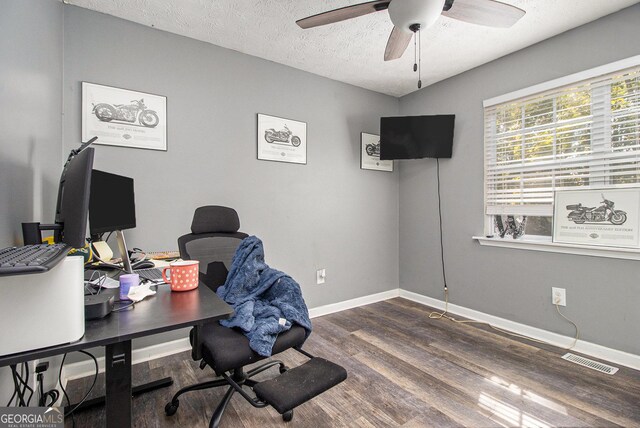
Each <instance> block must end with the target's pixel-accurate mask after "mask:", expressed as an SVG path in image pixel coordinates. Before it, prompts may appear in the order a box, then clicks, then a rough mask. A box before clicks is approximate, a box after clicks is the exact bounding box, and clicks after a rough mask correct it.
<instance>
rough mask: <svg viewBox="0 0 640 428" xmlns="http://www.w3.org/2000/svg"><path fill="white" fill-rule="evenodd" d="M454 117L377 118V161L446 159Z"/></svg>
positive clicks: (448, 153)
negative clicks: (378, 156) (378, 155)
mask: <svg viewBox="0 0 640 428" xmlns="http://www.w3.org/2000/svg"><path fill="white" fill-rule="evenodd" d="M455 118H456V116H455V115H454V114H439V115H433V116H401V117H382V118H380V159H381V160H391V159H422V158H450V157H451V150H452V147H453V126H454V122H455Z"/></svg>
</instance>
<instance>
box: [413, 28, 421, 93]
mask: <svg viewBox="0 0 640 428" xmlns="http://www.w3.org/2000/svg"><path fill="white" fill-rule="evenodd" d="M421 33H422V32H421V31H420V30H418V33H417V34H416V37H418V89H420V88H422V77H421V70H420V69H421V67H422V58H421V55H420V51H422V37H421V36H420V34H421ZM414 44H415V43H414Z"/></svg>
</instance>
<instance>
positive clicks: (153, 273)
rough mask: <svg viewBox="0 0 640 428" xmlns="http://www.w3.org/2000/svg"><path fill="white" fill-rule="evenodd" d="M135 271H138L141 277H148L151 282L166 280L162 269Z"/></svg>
mask: <svg viewBox="0 0 640 428" xmlns="http://www.w3.org/2000/svg"><path fill="white" fill-rule="evenodd" d="M133 273H137V274H138V275H140V278H141V279H146V280H149V281H151V282H164V279H162V271H161V270H160V269H157V268H149V269H135V270H134V271H133Z"/></svg>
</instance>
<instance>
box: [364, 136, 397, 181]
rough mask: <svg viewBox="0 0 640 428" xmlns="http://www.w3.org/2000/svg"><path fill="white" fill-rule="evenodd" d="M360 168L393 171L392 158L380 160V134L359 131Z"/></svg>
mask: <svg viewBox="0 0 640 428" xmlns="http://www.w3.org/2000/svg"><path fill="white" fill-rule="evenodd" d="M360 169H374V170H377V171H388V172H391V171H393V161H392V160H380V136H379V135H374V134H367V133H366V132H361V133H360Z"/></svg>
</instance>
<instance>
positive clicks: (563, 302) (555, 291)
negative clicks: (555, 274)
mask: <svg viewBox="0 0 640 428" xmlns="http://www.w3.org/2000/svg"><path fill="white" fill-rule="evenodd" d="M551 303H553V304H554V305H560V306H567V290H566V289H564V288H557V287H551Z"/></svg>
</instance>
